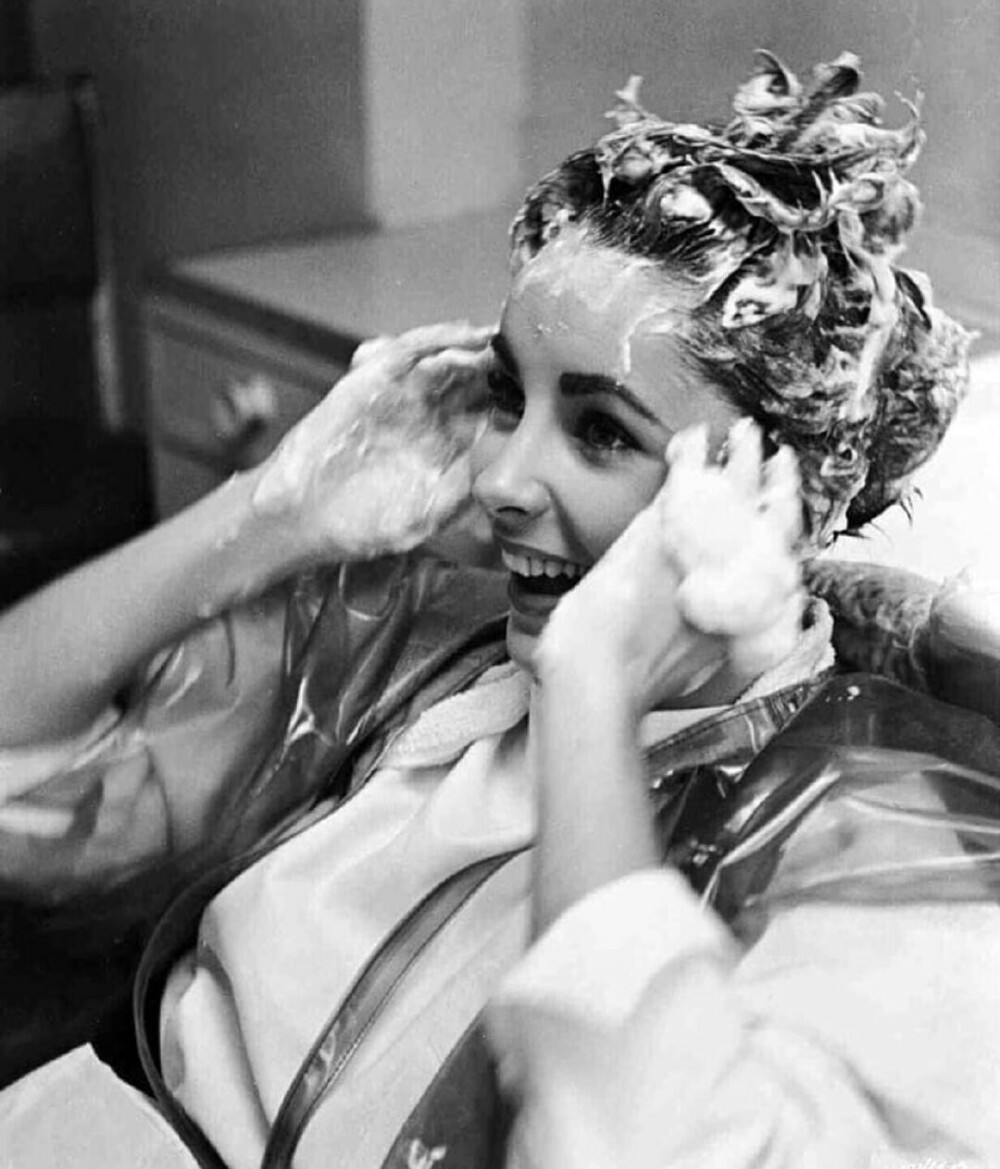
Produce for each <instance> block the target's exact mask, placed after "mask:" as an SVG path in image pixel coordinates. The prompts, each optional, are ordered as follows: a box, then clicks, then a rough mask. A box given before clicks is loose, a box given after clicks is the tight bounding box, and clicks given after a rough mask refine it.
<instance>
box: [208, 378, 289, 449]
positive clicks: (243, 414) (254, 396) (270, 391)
mask: <svg viewBox="0 0 1000 1169" xmlns="http://www.w3.org/2000/svg"><path fill="white" fill-rule="evenodd" d="M277 416H278V394H277V391H276V390H275V388H274V385H273V383H272V382H271V381H269V380H268V379H267V378H266V377H264V376H263V374H252V375H251V376H249V377H245V378H231V379H230V380H229V381H227V382H226V383H225V384H224V385H223V386H221V387H220V388H219V389H218V390H217V391H216V394H215V397H214V398H213V399H212V425H213V427H214V429H215V433H216V435H217V436H218V438H219V441H220V442H221V443H222V446H223V447H224V455H225V457H226V460H227V462H228V463H229V465H230V468H231V469H232V470H239V469H241V468H243V467H248V466H252V465H253V463H255V462H257V461H258V458H259V454H260V453H262V452H257V451H256V450H255V448H256V447H257V445H258V444H259V443H260V441H261V439H263V438H264V437H265V436H266V434H267V430H268V427H269V426H270V425H271V423H273V422H274V420H275V419H276V418H277Z"/></svg>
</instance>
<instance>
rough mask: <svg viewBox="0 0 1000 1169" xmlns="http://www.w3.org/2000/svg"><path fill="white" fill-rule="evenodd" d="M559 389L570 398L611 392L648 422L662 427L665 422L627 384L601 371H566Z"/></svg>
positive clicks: (561, 377)
mask: <svg viewBox="0 0 1000 1169" xmlns="http://www.w3.org/2000/svg"><path fill="white" fill-rule="evenodd" d="M559 389H560V390H561V391H562V393H564V394H565V395H566V396H567V397H568V398H575V397H583V396H584V395H587V394H610V395H611V396H612V397H614V398H618V399H619V400H620V401H622V402H624V403H625V404H626V405H627V406H630V407H631V408H632V409H633V410H634V411H635V412H636V414H638V415H640V416H641V417H642V418H645V419H646V421H647V422H654V423H655V424H656V425H657V426H660V427H662V426H663V423H662V422H661V421H660V419H659V418H657V416H656V415H655V414H654V413H653V411H652V410H650V408H649V407H648V406H647V405H646V403H645V402H643V401H642V400H641V399H640V398H639V397H637V396H636V394H635V393H633V392H632V390H630V389H629V388H628V386H626V385H622V383H621V382H620V381H616V380H615V378H612V377H606V376H605V375H604V374H600V373H564V374H562V375H561V376H560V378H559Z"/></svg>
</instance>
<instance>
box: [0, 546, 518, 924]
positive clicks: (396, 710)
mask: <svg viewBox="0 0 1000 1169" xmlns="http://www.w3.org/2000/svg"><path fill="white" fill-rule="evenodd" d="M504 604H505V601H504V598H503V590H502V588H501V586H500V584H499V581H498V578H496V577H495V576H494V575H493V574H489V573H484V572H476V571H469V570H459V569H457V568H455V567H452V566H448V565H446V564H443V563H442V562H439V561H432V560H427V559H422V560H411V559H410V558H392V559H385V560H381V561H374V562H370V563H367V564H359V565H354V566H348V567H344V568H342V569H339V570H335V571H331V572H329V573H325V574H318V575H315V576H310V577H305V578H301V579H298V580H296V581H294V582H291V583H290V584H288V585H287V586H284V587H282V588H280V589H278V590H275V591H274V592H271V593H269V594H267V595H266V596H264V597H262V598H260V599H258V600H255V601H253V602H251V603H249V604H246V605H243V606H241V607H239V608H237V609H234V610H233V611H231V612H228V613H226V614H224V615H222V616H220V617H218V618H216V619H213V620H210V621H207V622H205V623H204V624H203V625H201V626H199V627H198V628H197V629H195V630H194V631H193V632H192V633H191V634H190V636H188V637H187V638H185V639H184V640H183V641H181V642H180V643H179V644H177V645H175V646H173V647H171V648H169V649H168V650H165V651H164V652H162V653H160V654H158V655H157V656H156V657H155V658H154V659H153V660H152V661H151V662H150V663H149V664H148V666H147V667H146V668H145V669H143V670H142V671H141V674H140V675H139V677H137V679H136V681H135V683H134V685H133V686H132V687H131V688H130V691H129V693H127V694H126V695H123V697H122V702H121V709H120V712H118V713H115V714H113V715H111V716H109V717H108V718H106V719H102V720H101V722H100V723H99V725H98V726H97V727H95V728H94V733H93V734H92V735H91V736H90V737H89V739H88V738H84V739H82V740H80V741H78V742H76V743H73V744H64V745H59V744H55V745H52V744H48V745H46V746H45V747H44V748H41V749H40V750H39V751H38V752H34V753H32V752H30V751H28V752H21V751H13V752H7V753H6V754H4V755H0V898H2V900H3V901H4V902H7V903H8V904H9V903H11V902H17V903H20V904H22V905H24V906H27V907H30V909H31V912H32V913H34V914H36V915H38V914H42V915H43V916H47V918H48V919H49V920H50V921H51V922H57V921H59V919H60V918H61V917H65V919H66V920H67V922H68V921H69V920H70V919H75V920H76V921H78V922H79V921H81V920H86V921H89V922H90V923H91V925H95V924H96V923H97V921H98V919H100V918H106V919H107V921H108V924H112V923H113V924H114V925H115V927H116V928H119V929H120V928H122V927H123V926H124V925H125V924H128V923H130V922H132V921H135V920H139V919H142V918H152V917H153V916H155V913H156V911H157V909H158V907H160V906H162V904H163V902H164V901H165V900H166V899H167V898H168V897H169V896H170V894H171V892H172V891H174V890H175V889H176V888H177V887H178V885H179V884H180V883H183V882H185V881H188V880H190V879H191V878H193V877H194V876H196V875H198V874H199V873H200V872H202V871H204V870H205V869H206V868H208V867H209V866H212V865H214V864H216V863H218V862H219V861H222V860H225V859H227V858H229V857H231V856H233V855H236V854H238V853H240V852H241V851H244V850H246V849H247V848H248V847H250V846H252V845H254V844H257V843H259V842H260V841H261V840H262V839H264V838H266V837H267V836H268V834H269V833H273V832H275V831H279V830H281V828H282V826H283V825H285V824H286V823H287V822H289V821H290V820H294V819H296V818H298V817H300V816H301V815H302V814H303V812H304V811H305V810H307V809H308V808H309V807H311V806H312V805H313V804H315V803H316V802H317V801H319V800H325V801H327V803H328V804H330V803H335V802H336V801H337V800H339V799H342V798H344V797H345V796H346V795H347V794H348V787H349V777H348V775H347V774H345V769H344V766H343V765H344V763H345V760H347V759H348V758H349V757H351V758H352V759H354V758H355V757H356V756H357V753H358V749H359V747H360V746H364V745H365V744H366V740H368V739H370V740H371V742H370V743H368V744H367V745H368V747H369V749H370V750H374V749H376V748H377V747H378V745H379V744H380V743H381V742H382V740H383V739H384V737H385V736H386V735H387V734H388V733H390V732H391V730H392V727H393V725H394V720H395V721H396V722H398V721H399V720H400V719H402V718H403V717H404V716H405V713H406V711H407V710H408V709H409V704H411V703H412V702H414V701H429V700H432V699H433V696H434V693H435V689H434V687H433V686H428V682H429V680H431V679H433V678H434V677H435V676H436V675H438V674H442V684H444V680H445V678H446V676H447V670H445V667H446V665H447V664H448V662H449V661H451V660H452V659H455V658H458V659H460V660H464V659H463V658H462V651H464V650H466V649H468V648H469V647H470V645H471V646H472V647H473V648H475V647H476V646H477V645H480V643H481V644H482V645H483V646H484V647H490V646H493V647H496V646H497V643H498V642H500V641H501V636H500V635H501V633H502V631H498V630H497V629H496V627H495V625H494V627H492V628H489V622H488V618H489V617H491V616H493V615H494V614H499V613H502V611H503V607H504ZM484 620H485V622H486V626H487V629H486V630H485V632H484V629H483V627H484ZM484 652H485V653H486V656H487V657H490V652H489V650H488V648H487V649H486V650H484ZM498 652H499V650H496V652H493V653H492V658H494V659H495V657H496V656H497V653H498ZM480 656H482V655H480ZM476 668H484V667H482V666H481V665H479V659H478V657H477V656H476V654H475V653H473V655H472V658H471V659H470V661H469V669H471V670H475V669H476ZM442 671H444V673H442ZM375 731H378V734H377V735H376V734H375V733H374V732H375ZM63 911H64V912H63Z"/></svg>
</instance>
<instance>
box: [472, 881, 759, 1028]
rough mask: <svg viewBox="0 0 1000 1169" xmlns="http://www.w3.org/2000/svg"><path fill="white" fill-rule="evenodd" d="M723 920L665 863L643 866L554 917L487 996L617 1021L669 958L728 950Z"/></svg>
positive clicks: (726, 953)
mask: <svg viewBox="0 0 1000 1169" xmlns="http://www.w3.org/2000/svg"><path fill="white" fill-rule="evenodd" d="M731 947H732V943H731V941H730V937H729V934H728V933H727V931H726V929H725V927H724V926H723V925H722V923H721V922H720V921H719V920H718V918H717V917H715V915H714V914H713V913H712V912H711V911H710V910H708V909H705V908H704V907H703V906H702V905H701V903H700V902H699V901H698V899H697V897H696V896H695V894H694V893H693V892H692V891H691V889H690V887H689V886H688V884H687V882H686V881H685V880H684V878H683V877H681V876H680V875H679V874H678V873H676V872H674V871H672V870H670V869H644V870H642V871H640V872H636V873H632V874H630V875H629V876H627V877H622V878H621V879H619V880H617V881H613V882H611V883H610V884H608V885H605V886H603V887H602V888H600V889H597V890H595V891H594V892H593V893H590V894H589V895H588V896H586V897H584V898H583V899H582V900H580V901H578V902H577V903H576V904H575V905H573V906H572V907H571V908H570V909H568V910H567V911H566V912H565V913H564V914H562V916H561V917H559V918H558V919H557V920H556V921H555V922H554V923H553V924H552V925H551V926H550V927H549V929H548V930H547V931H546V932H545V933H544V934H543V935H542V936H541V937H540V938H539V939H538V940H537V941H536V942H535V944H534V945H533V946H532V947H531V948H530V949H529V950H528V952H527V953H526V954H525V956H524V957H523V958H522V959H521V961H520V962H519V963H518V964H517V966H515V967H514V969H513V970H512V971H511V973H510V974H509V975H508V977H507V979H506V980H505V982H504V983H503V985H502V986H501V987H500V990H499V991H498V993H497V994H496V995H495V1001H496V1002H497V1003H498V1004H500V1005H501V1007H502V1006H504V1005H513V1004H521V1005H531V1006H535V1007H545V1006H547V1005H549V1006H551V1007H553V1008H554V1009H555V1010H556V1011H557V1012H558V1013H559V1014H570V1015H583V1016H584V1017H586V1018H588V1019H589V1020H590V1021H591V1022H592V1023H594V1024H596V1025H597V1026H612V1027H613V1026H615V1025H618V1024H620V1023H622V1022H623V1021H624V1020H625V1019H626V1017H627V1016H628V1015H629V1014H630V1013H631V1012H632V1011H633V1010H634V1009H635V1007H636V1005H637V1003H638V1002H639V1000H640V998H641V997H642V995H643V993H644V992H645V990H646V988H647V987H648V986H649V984H650V982H651V981H652V979H653V978H655V977H656V976H657V975H658V974H659V973H660V972H662V970H663V969H664V968H665V967H666V966H668V965H669V964H670V963H672V962H674V961H676V960H678V959H681V958H687V957H691V956H694V955H704V956H708V955H715V956H716V957H717V958H720V959H721V958H725V957H727V956H729V957H730V958H731V960H732V961H733V962H735V960H736V951H735V947H732V952H731V954H730V953H729V951H730V948H731Z"/></svg>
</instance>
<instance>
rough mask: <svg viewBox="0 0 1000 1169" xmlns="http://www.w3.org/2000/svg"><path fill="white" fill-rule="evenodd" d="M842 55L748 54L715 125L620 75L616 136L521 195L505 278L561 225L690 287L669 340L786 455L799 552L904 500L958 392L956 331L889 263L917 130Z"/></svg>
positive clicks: (922, 287) (964, 349)
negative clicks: (818, 61)
mask: <svg viewBox="0 0 1000 1169" xmlns="http://www.w3.org/2000/svg"><path fill="white" fill-rule="evenodd" d="M860 78H861V73H860V69H859V67H858V61H857V58H856V57H854V56H853V55H851V54H846V53H845V54H844V55H842V56H841V57H840V58H838V59H837V60H836V61H834V62H832V63H830V64H824V65H819V66H817V68H816V69H815V70H814V75H813V82H812V84H811V86H809V87H804V86H803V85H802V84H800V82H799V80H798V78H797V77H796V76H795V75H794V74H793V73H791V72H790V71H789V70H788V69H787V68H786V67H785V66H784V65H783V64H782V63H781V62H780V61H779V60H778V59H777V58H776V57H774V56H773V55H772V54H770V53H761V54H760V64H759V68H758V70H757V72H756V74H755V75H754V76H753V77H752V78H751V79H750V80H749V81H748V82H747V83H745V84H744V85H743V86H741V88H740V89H739V90H738V92H737V94H736V97H735V100H734V102H733V108H734V117H733V118H732V120H731V121H730V122H729V123H728V124H727V125H724V126H721V127H711V126H701V125H685V124H677V123H671V122H665V121H663V120H662V119H660V118H657V117H655V116H654V115H652V114H650V113H649V112H648V111H647V110H645V109H644V108H643V107H642V105H641V104H640V102H639V92H638V90H639V79H638V78H632V79H631V80H630V82H629V84H628V85H627V86H626V88H625V89H624V90H622V91H621V92H620V93H619V95H618V97H619V99H620V104H619V106H618V107H617V108H616V109H615V110H614V111H612V113H611V114H610V115H609V116H610V117H612V118H613V119H614V121H615V123H616V128H615V129H614V130H613V131H612V132H611V133H609V134H607V135H605V136H604V137H603V138H601V139H600V140H599V141H598V142H597V143H596V144H595V145H594V146H592V147H590V148H589V149H586V150H582V151H580V152H578V153H576V154H573V155H571V156H570V157H569V158H567V159H566V160H565V161H564V162H563V163H562V164H561V165H560V166H559V167H557V168H556V169H555V170H554V171H552V172H551V173H550V174H548V175H546V176H545V177H544V178H543V179H541V180H540V182H538V183H537V184H536V185H535V186H534V187H533V188H532V189H531V190H530V191H529V192H528V194H527V196H526V199H525V202H524V204H523V206H522V208H521V211H520V212H519V214H518V216H517V218H516V219H515V221H514V223H513V225H512V228H511V245H512V260H513V263H514V265H515V266H519V265H521V264H523V263H524V262H526V261H527V260H529V259H530V258H531V257H533V256H534V255H536V254H537V253H538V252H539V251H540V250H541V249H542V248H544V247H545V245H546V244H547V243H548V242H549V241H550V240H552V239H553V238H555V237H556V236H558V234H559V233H560V232H561V231H562V230H563V229H564V227H565V225H566V224H568V223H572V224H575V225H577V226H578V227H579V228H580V229H582V230H583V231H584V233H585V238H586V239H587V240H588V241H590V242H592V243H593V244H594V245H596V246H602V247H607V248H612V249H616V250H619V251H621V252H623V253H625V254H628V255H631V256H636V257H643V258H645V259H646V260H648V261H650V262H653V263H655V264H656V265H657V266H658V267H659V268H661V269H662V270H663V272H664V274H665V275H666V276H667V277H668V278H669V279H671V280H673V281H675V282H677V283H678V284H680V285H682V286H684V287H686V288H689V289H690V290H692V291H693V292H694V294H695V297H694V304H695V307H694V309H693V311H692V313H691V314H690V318H689V319H688V320H687V321H686V323H685V325H684V327H683V330H682V335H681V341H682V344H683V346H684V350H685V353H686V354H687V356H688V358H689V360H690V361H691V362H692V363H693V364H694V365H695V366H696V367H697V368H698V369H700V370H701V372H703V373H704V374H705V375H707V377H708V378H710V379H711V380H712V381H714V382H715V383H716V384H717V385H719V386H720V387H721V389H722V391H723V393H724V394H725V395H726V396H727V398H728V399H729V400H730V401H731V402H732V403H733V404H734V405H735V406H736V407H737V408H738V409H739V410H741V411H742V412H744V413H746V414H749V415H750V416H751V417H753V418H755V419H756V420H757V422H758V423H759V424H760V425H761V427H762V429H763V431H764V433H765V435H766V436H767V438H768V440H769V441H770V442H772V443H775V444H779V443H780V444H786V445H788V446H790V447H791V448H792V449H793V450H794V451H795V453H796V455H797V456H798V461H799V469H800V475H801V479H802V496H803V505H804V511H805V521H806V531H807V537H808V539H809V540H810V542H812V543H813V544H814V545H816V546H822V545H825V544H828V543H829V542H830V541H831V540H832V539H834V538H835V537H836V536H837V535H838V534H840V533H842V532H845V531H847V532H855V531H857V529H858V528H860V527H861V526H862V525H863V524H865V523H867V522H868V521H870V520H871V519H873V518H875V517H876V516H877V515H879V514H880V513H881V512H882V511H883V510H884V509H885V508H886V507H888V506H889V505H890V504H892V503H895V502H903V504H904V506H905V505H906V502H907V490H908V487H909V483H910V480H911V478H912V475H913V473H914V471H916V470H917V468H919V467H920V466H921V465H922V464H923V463H924V462H925V461H926V460H927V458H928V457H929V456H930V455H931V454H932V453H933V451H934V450H935V449H936V447H937V446H938V444H939V442H940V440H941V438H942V437H943V435H944V433H945V431H946V429H947V427H948V425H949V424H950V422H951V420H952V418H953V416H954V413H955V410H956V408H957V406H958V404H959V402H960V401H961V399H962V397H963V396H964V394H965V391H966V388H967V384H968V346H969V342H970V340H971V338H970V335H969V334H968V333H967V332H966V331H965V330H964V329H962V328H961V327H960V326H959V325H958V324H956V323H955V322H954V321H952V320H951V319H950V318H949V317H948V316H946V315H945V314H944V313H942V312H941V311H940V310H939V309H937V308H936V307H935V306H934V305H933V303H932V300H931V295H930V286H929V284H928V282H927V281H926V278H924V277H923V276H922V275H920V274H918V273H915V272H910V271H907V270H905V269H902V268H900V267H897V266H896V264H895V262H894V261H895V260H896V259H897V258H898V256H899V255H900V253H901V252H902V250H903V247H904V241H905V238H906V236H907V234H908V233H909V232H910V231H911V230H912V228H913V227H914V225H915V223H916V221H917V216H918V214H919V210H920V201H919V197H918V193H917V190H916V188H915V187H914V186H913V184H912V183H911V182H910V181H909V180H908V179H907V178H906V172H907V171H908V170H909V168H910V166H911V165H912V163H913V162H914V160H915V159H916V157H917V154H918V153H919V151H920V148H921V146H922V144H923V138H924V134H923V131H922V129H921V126H920V116H919V108H918V104H916V103H912V102H906V101H905V100H904V99H900V100H902V101H904V105H905V107H906V109H907V111H908V115H909V116H908V118H907V120H906V123H905V125H903V126H902V128H900V129H888V128H886V127H884V126H883V124H882V112H883V108H884V103H883V101H882V99H881V98H880V97H879V96H878V95H877V94H873V93H859V92H858V86H859V82H860Z"/></svg>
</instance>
